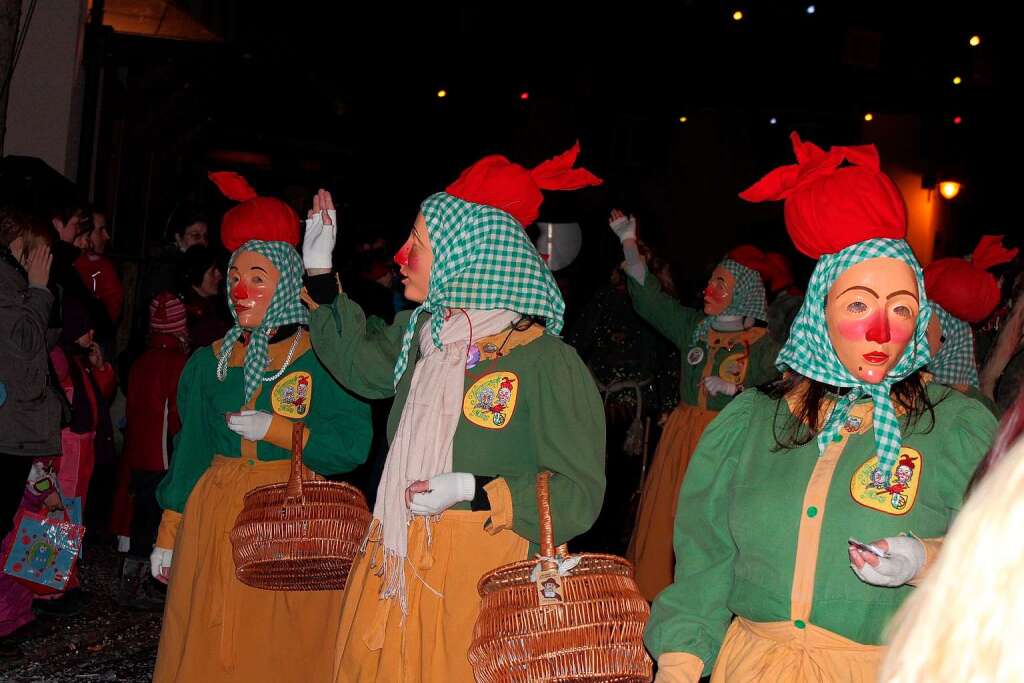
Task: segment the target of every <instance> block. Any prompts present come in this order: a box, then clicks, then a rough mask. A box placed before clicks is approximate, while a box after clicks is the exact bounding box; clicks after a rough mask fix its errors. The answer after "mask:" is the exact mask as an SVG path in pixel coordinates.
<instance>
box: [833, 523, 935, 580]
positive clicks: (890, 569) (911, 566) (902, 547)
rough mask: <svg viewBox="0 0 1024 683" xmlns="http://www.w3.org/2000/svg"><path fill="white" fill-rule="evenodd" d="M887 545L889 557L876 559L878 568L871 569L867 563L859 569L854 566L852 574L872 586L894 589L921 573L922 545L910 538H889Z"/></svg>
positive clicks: (922, 560)
mask: <svg viewBox="0 0 1024 683" xmlns="http://www.w3.org/2000/svg"><path fill="white" fill-rule="evenodd" d="M885 542H886V543H888V544H889V557H888V558H885V557H880V558H878V566H877V567H872V566H871V565H870V564H868V563H867V562H865V563H864V566H863V567H861V568H860V569H857V567H856V565H854V564H852V563H851V564H850V566H851V567H853V573H854V574H856V575H857V577H858V578H859V579H860V580H861V581H863V582H864V583H869V584H871V585H872V586H885V587H887V588H896V587H898V586H902V585H904V584H905V583H907V582H908V581H910V580H911V579H913V578H914V577H915V576H917V573H918V572H919V571H921V567H923V566H924V560H925V551H924V544H923V543H921V541H919V540H917V539H916V538H914V537H912V536H890V537H888V538H886V539H885Z"/></svg>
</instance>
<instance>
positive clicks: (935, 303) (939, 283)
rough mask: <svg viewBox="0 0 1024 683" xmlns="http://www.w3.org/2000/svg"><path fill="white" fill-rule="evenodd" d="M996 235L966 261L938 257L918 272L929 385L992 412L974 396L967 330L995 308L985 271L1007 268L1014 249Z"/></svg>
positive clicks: (996, 294)
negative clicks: (925, 309)
mask: <svg viewBox="0 0 1024 683" xmlns="http://www.w3.org/2000/svg"><path fill="white" fill-rule="evenodd" d="M1002 242H1003V236H1002V235H985V236H984V237H982V238H981V241H980V242H979V243H978V246H977V248H976V249H975V250H974V253H972V254H971V257H970V258H969V259H966V258H944V259H940V260H938V261H934V262H933V263H931V264H930V265H929V266H928V267H927V268H925V269H924V285H925V289H927V291H928V298H929V299H930V300H931V302H932V310H933V312H934V313H935V315H933V316H932V319H931V322H930V323H929V325H928V344H929V345H930V346H931V351H932V360H931V362H930V363H929V364H928V370H929V371H930V372H931V373H932V374H933V375H934V377H935V381H937V382H941V383H943V384H948V385H949V386H951V387H954V388H955V389H957V390H959V391H962V392H964V393H965V394H967V395H968V396H971V397H972V398H975V399H977V400H979V401H981V402H982V403H984V404H985V405H986V406H987V407H988V408H989V409H990V410H992V411H994V412H995V411H996V410H997V408H996V407H995V404H994V403H993V402H992V401H991V399H989V398H988V397H986V396H984V395H983V394H982V393H981V392H980V391H979V381H978V365H977V359H976V357H975V354H974V331H973V330H972V329H971V326H972V325H977V324H979V323H981V322H984V321H985V320H987V319H988V317H989V316H990V315H992V313H993V311H995V309H996V306H998V305H999V299H1000V288H999V282H998V281H997V280H996V278H995V276H994V275H992V273H990V272H988V271H989V269H990V268H993V267H995V266H999V265H1002V264H1004V263H1009V262H1010V261H1012V260H1013V259H1014V258H1015V257H1016V256H1017V251H1018V250H1017V249H1006V248H1005V247H1003V244H1002Z"/></svg>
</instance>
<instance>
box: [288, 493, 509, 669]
mask: <svg viewBox="0 0 1024 683" xmlns="http://www.w3.org/2000/svg"><path fill="white" fill-rule="evenodd" d="M489 516H490V513H489V512H470V511H468V510H448V511H447V512H445V513H444V514H443V515H442V516H441V518H440V520H437V521H434V522H432V524H431V543H430V545H429V546H428V545H427V538H426V527H425V526H424V522H423V518H422V517H417V518H416V519H414V520H413V523H412V525H410V527H409V555H408V558H407V561H406V563H405V581H406V587H407V590H408V600H409V613H408V614H407V615H406V616H405V619H404V623H403V619H402V609H401V607H400V606H399V605H398V601H397V599H392V600H381V599H380V597H379V596H380V588H381V583H382V578H381V577H380V576H377V574H376V572H375V570H374V569H373V568H372V567H371V562H370V561H369V560H370V558H374V560H375V561H376V560H377V559H379V556H380V548H381V546H380V543H379V541H373V540H371V542H370V543H369V544H368V548H367V552H366V553H365V554H363V555H362V556H360V558H359V559H358V560H357V562H358V565H357V566H356V567H353V569H352V577H351V578H350V579H349V583H348V586H347V587H346V589H345V606H344V608H343V610H342V615H341V629H340V634H339V636H338V647H337V661H336V663H335V669H334V677H333V678H332V679H330V680H333V681H335V682H336V683H376V682H379V683H441V681H444V683H473V680H474V679H473V670H472V668H471V667H470V664H469V655H468V653H469V646H470V643H471V642H472V641H473V626H474V624H475V623H476V618H477V614H478V613H479V612H480V595H479V593H477V590H476V587H477V583H478V582H479V581H480V577H482V576H483V575H484V574H486V573H487V572H489V571H491V570H492V569H495V568H497V567H500V566H502V565H504V564H510V563H512V562H518V561H520V560H525V559H527V555H528V553H529V543H528V542H527V541H526V539H524V538H523V537H521V536H518V535H516V534H515V533H513V532H512V531H509V530H505V531H501V532H499V533H497V534H494V535H493V536H492V535H491V534H489V533H487V532H486V531H484V528H483V527H484V522H485V521H486V520H487V518H488V517H489ZM268 680H269V679H268ZM310 680H322V679H310Z"/></svg>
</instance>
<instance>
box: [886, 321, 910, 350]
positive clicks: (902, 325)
mask: <svg viewBox="0 0 1024 683" xmlns="http://www.w3.org/2000/svg"><path fill="white" fill-rule="evenodd" d="M890 329H891V330H892V340H893V342H895V343H897V344H906V343H907V342H909V341H910V339H911V337H913V336H914V330H915V325H914V321H912V320H907V319H905V318H897V319H896V320H893V321H891V328H890Z"/></svg>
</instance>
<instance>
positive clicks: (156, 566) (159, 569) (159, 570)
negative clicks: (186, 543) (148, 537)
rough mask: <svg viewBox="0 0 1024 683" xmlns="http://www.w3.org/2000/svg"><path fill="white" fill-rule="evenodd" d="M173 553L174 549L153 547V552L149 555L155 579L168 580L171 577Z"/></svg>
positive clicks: (150, 567)
mask: <svg viewBox="0 0 1024 683" xmlns="http://www.w3.org/2000/svg"><path fill="white" fill-rule="evenodd" d="M173 555H174V551H173V550H168V549H167V548H153V552H152V553H150V555H149V570H150V571H151V572H152V573H153V578H154V579H157V580H158V581H159V580H163V581H165V582H166V581H167V579H168V578H169V577H170V571H171V556H173Z"/></svg>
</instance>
